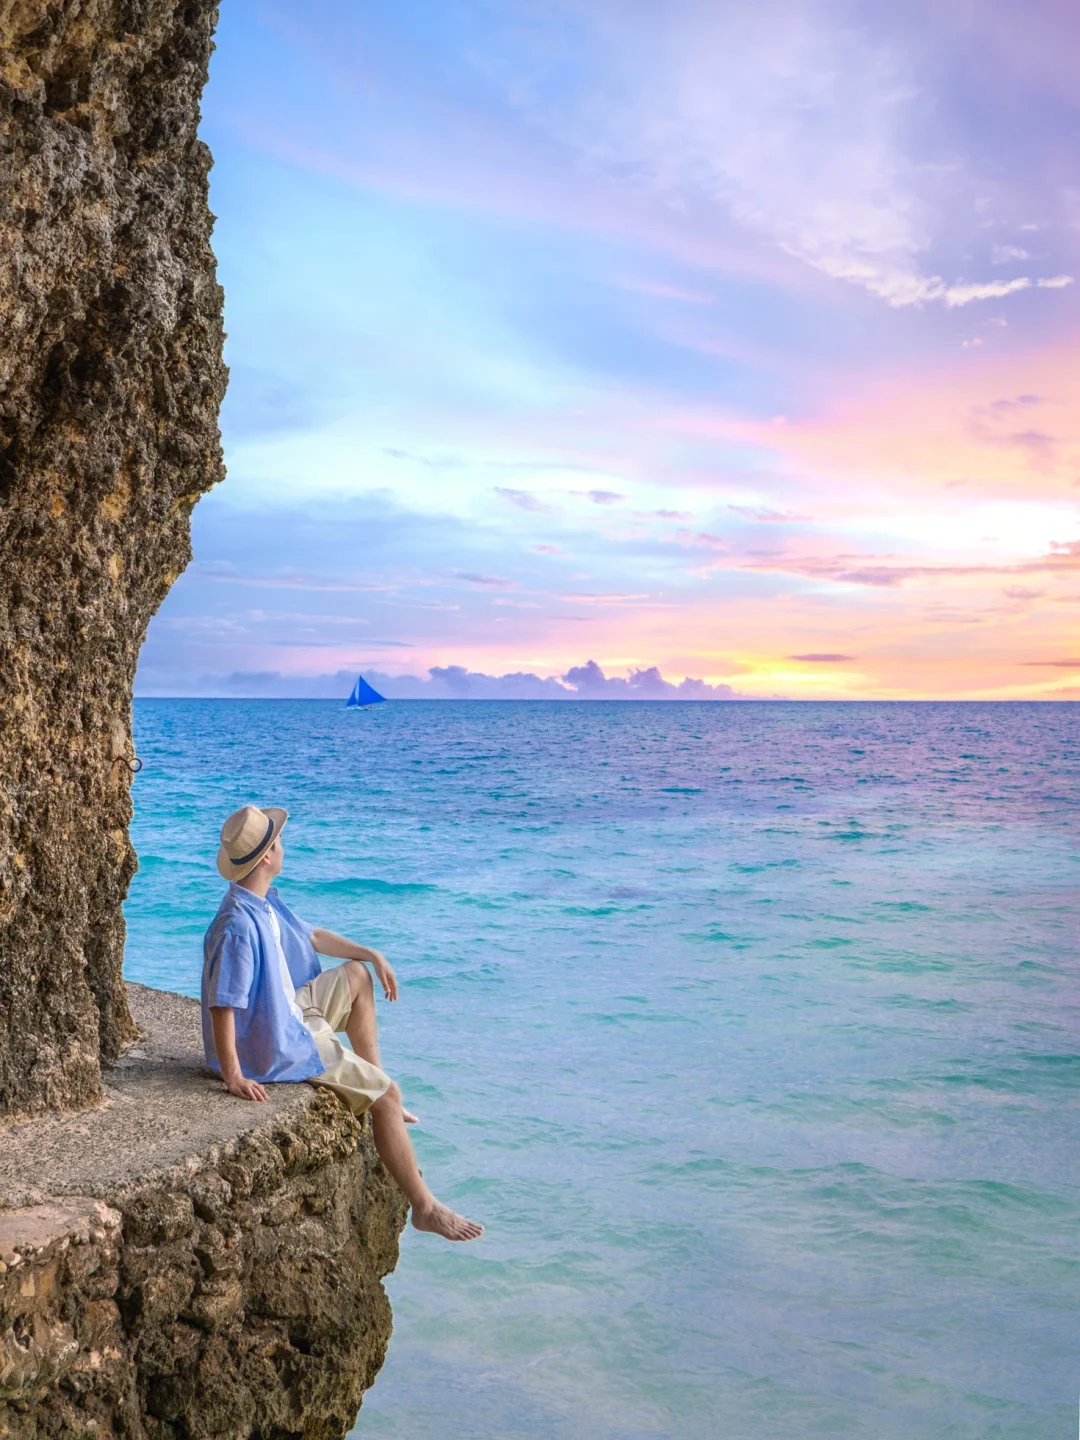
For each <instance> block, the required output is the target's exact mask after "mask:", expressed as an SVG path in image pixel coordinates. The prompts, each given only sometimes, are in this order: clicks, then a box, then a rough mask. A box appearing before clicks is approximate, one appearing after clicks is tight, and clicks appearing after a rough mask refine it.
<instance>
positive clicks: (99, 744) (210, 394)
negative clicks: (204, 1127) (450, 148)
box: [0, 0, 225, 1114]
mask: <svg viewBox="0 0 1080 1440" xmlns="http://www.w3.org/2000/svg"><path fill="white" fill-rule="evenodd" d="M215 18H216V7H215V5H214V4H213V3H211V0H0V1113H2V1112H4V1111H7V1112H9V1113H25V1114H33V1113H39V1112H43V1111H47V1110H55V1109H63V1108H74V1107H79V1106H83V1105H87V1104H90V1103H92V1102H93V1101H94V1100H95V1098H96V1097H97V1096H98V1094H99V1089H100V1061H101V1059H105V1060H106V1061H108V1060H111V1059H113V1058H115V1057H116V1056H117V1055H118V1053H119V1052H120V1050H121V1048H122V1046H123V1045H124V1043H125V1042H126V1041H128V1040H130V1039H131V1038H132V1037H133V1035H134V1030H133V1027H132V1023H131V1018H130V1016H129V1014H128V1010H127V1006H126V1003H125V1000H124V991H123V986H122V983H121V978H120V973H121V960H122V955H123V943H124V926H123V918H122V915H121V909H120V906H121V902H122V900H123V898H124V895H125V893H126V890H127V886H128V882H129V880H130V877H131V874H132V872H133V870H134V866H135V858H134V854H133V852H132V849H131V846H130V844H129V842H128V838H127V826H128V820H129V818H130V813H131V805H130V798H129V787H130V779H131V762H132V760H133V754H132V746H131V738H130V702H131V686H132V680H133V677H134V672H135V664H136V660H137V657H138V653H139V647H140V645H141V643H142V640H143V637H144V635H145V633H146V627H147V624H148V623H149V620H150V617H151V616H152V615H153V613H154V611H155V610H156V609H157V607H158V606H159V605H160V603H161V601H162V599H163V597H164V595H165V593H166V592H167V590H168V588H169V586H170V585H171V584H172V582H173V580H174V579H175V578H176V576H177V574H178V573H179V572H180V571H181V570H182V569H183V568H184V566H185V565H186V563H187V561H188V559H189V557H190V545H189V516H190V512H191V509H192V506H193V505H194V503H195V501H196V500H197V499H198V497H199V496H200V495H201V494H202V493H203V492H204V491H205V490H206V489H208V488H209V487H210V486H211V485H212V484H214V482H215V481H216V480H218V479H219V478H220V476H221V473H222V467H221V451H220V442H219V436H218V429H217V413H218V407H219V404H220V401H221V397H222V394H223V392H224V387H225V370H224V367H223V364H222V360H221V347H222V339H223V335H222V326H221V303H222V297H221V291H220V289H219V287H218V285H217V281H216V279H215V269H214V257H213V254H212V252H211V249H210V230H211V223H212V217H211V215H210V212H209V209H208V207H207V172H208V170H209V166H210V156H209V153H208V151H207V149H206V147H205V146H204V145H203V144H202V143H201V142H200V141H199V139H198V137H197V125H198V119H199V98H200V95H201V92H202V88H203V84H204V82H205V79H206V72H207V63H208V60H209V56H210V51H211V48H212V44H211V35H212V32H213V25H214V21H215Z"/></svg>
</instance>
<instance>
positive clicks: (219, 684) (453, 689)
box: [136, 660, 744, 700]
mask: <svg viewBox="0 0 1080 1440" xmlns="http://www.w3.org/2000/svg"><path fill="white" fill-rule="evenodd" d="M364 678H365V679H366V680H367V681H368V683H369V684H370V685H373V686H374V687H375V689H376V690H378V691H379V692H380V693H381V694H383V695H385V696H386V698H387V699H388V700H740V699H743V698H744V697H743V696H740V695H738V694H736V692H735V691H734V690H732V688H731V686H730V685H710V684H709V683H708V682H707V681H705V680H694V679H691V678H690V677H689V676H688V677H687V678H686V679H685V680H681V681H680V682H679V683H678V684H675V683H674V681H671V680H665V679H664V677H663V675H661V673H660V671H659V669H658V668H657V667H656V666H655V665H650V666H649V667H648V669H646V670H633V671H631V673H630V674H629V675H628V676H625V677H624V676H617V675H611V676H608V675H605V674H604V671H603V670H602V668H601V667H600V666H599V665H598V664H597V663H596V661H595V660H588V661H586V663H585V664H584V665H574V666H571V668H570V669H569V670H567V672H566V673H565V674H564V675H561V676H557V675H548V676H540V675H535V674H533V673H531V672H529V671H520V670H519V671H514V672H513V673H511V674H507V675H485V674H484V673H483V672H481V671H476V670H468V669H466V668H465V666H464V665H433V666H432V667H431V668H430V669H429V670H428V673H427V676H426V677H424V676H420V675H384V674H383V673H382V672H381V671H379V670H368V669H365V670H364ZM355 679H356V672H355V671H354V670H338V671H336V672H335V673H334V674H330V675H325V674H324V675H284V674H282V673H281V672H280V671H277V670H252V671H243V670H234V671H232V672H231V673H230V674H228V675H202V676H199V677H193V678H190V679H189V678H188V677H180V678H177V677H176V676H169V675H165V674H162V673H157V674H155V673H154V672H153V671H151V672H149V673H147V674H145V675H140V680H139V685H138V688H137V691H136V693H137V695H139V696H140V697H144V698H151V697H157V698H165V697H181V696H189V697H192V698H195V697H206V698H221V697H225V698H228V697H235V698H237V699H252V700H255V699H265V700H336V699H341V700H344V699H345V697H346V696H347V695H348V693H349V691H350V689H351V688H352V685H353V682H354V681H355Z"/></svg>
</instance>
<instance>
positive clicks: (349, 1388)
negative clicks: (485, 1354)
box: [0, 986, 406, 1440]
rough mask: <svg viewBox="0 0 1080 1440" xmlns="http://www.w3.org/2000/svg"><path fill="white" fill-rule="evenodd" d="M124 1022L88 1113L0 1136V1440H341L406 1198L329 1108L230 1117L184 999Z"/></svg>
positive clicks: (228, 1101)
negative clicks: (126, 1033)
mask: <svg viewBox="0 0 1080 1440" xmlns="http://www.w3.org/2000/svg"><path fill="white" fill-rule="evenodd" d="M132 1009H133V1012H134V1014H135V1017H136V1019H137V1021H138V1023H139V1025H140V1028H141V1029H142V1031H143V1035H144V1039H143V1042H142V1044H141V1045H140V1047H139V1049H138V1051H137V1052H136V1053H135V1054H131V1053H129V1055H128V1056H126V1057H125V1061H124V1064H123V1066H121V1067H119V1068H116V1069H113V1070H110V1071H107V1072H106V1086H105V1101H104V1104H103V1106H102V1107H101V1108H99V1109H97V1110H93V1111H89V1112H84V1113H83V1114H81V1115H67V1116H56V1117H49V1118H46V1119H39V1120H30V1121H26V1122H23V1123H21V1124H18V1125H15V1126H13V1127H11V1128H9V1129H8V1130H7V1131H6V1132H4V1133H3V1135H2V1137H0V1207H2V1206H4V1205H8V1206H9V1207H11V1206H12V1202H13V1201H14V1202H15V1203H14V1208H7V1209H3V1208H0V1437H3V1440H36V1437H39V1436H46V1435H49V1436H87V1437H89V1436H94V1437H96V1440H114V1437H115V1440H121V1437H123V1440H173V1437H176V1440H183V1437H200V1440H202V1437H210V1436H222V1437H226V1440H255V1437H267V1436H274V1437H278V1440H285V1437H289V1436H297V1437H301V1436H302V1437H305V1440H315V1437H318V1440H340V1437H342V1436H344V1435H345V1434H346V1433H347V1431H348V1430H349V1429H350V1427H351V1426H352V1424H353V1422H354V1420H355V1417H356V1412H357V1410H358V1409H359V1406H360V1402H361V1399H362V1397H363V1392H364V1390H365V1389H366V1388H367V1387H368V1386H369V1385H370V1384H371V1383H372V1381H373V1380H374V1378H375V1375H376V1373H377V1371H378V1369H379V1366H380V1365H381V1363H382V1360H383V1356H384V1354H385V1351H386V1346H387V1342H388V1340H389V1336H390V1329H391V1316H390V1307H389V1304H388V1302H387V1299H386V1294H385V1292H384V1290H383V1287H382V1283H381V1282H382V1279H383V1276H385V1275H386V1274H387V1272H388V1271H390V1270H392V1269H393V1268H394V1265H395V1264H396V1262H397V1252H398V1236H399V1234H400V1232H401V1228H402V1226H403V1224H404V1222H405V1215H406V1207H405V1201H404V1197H403V1196H402V1195H401V1192H400V1191H399V1190H398V1189H397V1187H396V1186H395V1185H394V1183H393V1181H392V1180H391V1179H390V1177H389V1176H388V1175H387V1173H386V1171H385V1170H384V1169H383V1167H382V1165H381V1164H380V1163H379V1160H378V1157H377V1155H376V1153H375V1149H374V1145H373V1144H372V1140H371V1134H370V1128H369V1127H368V1126H367V1125H366V1124H365V1123H362V1122H359V1121H357V1120H356V1119H355V1118H354V1117H353V1116H352V1115H351V1114H350V1113H349V1111H348V1110H347V1109H346V1108H345V1107H344V1105H343V1104H342V1103H341V1101H340V1100H338V1098H337V1097H336V1096H334V1095H332V1094H330V1093H329V1092H327V1091H317V1090H315V1089H313V1088H312V1087H310V1086H307V1085H277V1086H271V1087H269V1093H270V1099H269V1101H268V1102H267V1103H266V1104H265V1105H253V1104H251V1103H249V1102H244V1101H238V1100H236V1099H234V1098H233V1097H230V1096H228V1095H226V1094H225V1091H224V1088H223V1086H221V1084H220V1082H217V1081H214V1080H212V1079H211V1078H210V1077H209V1076H208V1075H207V1073H206V1072H205V1071H203V1070H202V1068H201V1056H200V1054H199V1051H198V1048H197V1046H198V1006H197V1005H196V1004H195V1003H194V1002H193V1001H190V1000H184V999H182V998H181V997H180V996H175V995H166V994H162V993H160V992H154V991H148V990H145V989H143V988H142V987H139V986H133V987H132ZM31 1156H37V1157H38V1161H37V1164H36V1167H35V1175H34V1179H35V1181H36V1183H37V1184H38V1185H39V1186H41V1187H44V1188H47V1190H48V1192H49V1193H48V1195H47V1196H46V1197H41V1198H38V1199H37V1200H32V1199H30V1198H29V1197H28V1196H27V1195H26V1194H25V1193H24V1190H25V1179H26V1175H27V1172H28V1169H29V1161H30V1157H31ZM23 1201H26V1202H27V1203H22V1202H23Z"/></svg>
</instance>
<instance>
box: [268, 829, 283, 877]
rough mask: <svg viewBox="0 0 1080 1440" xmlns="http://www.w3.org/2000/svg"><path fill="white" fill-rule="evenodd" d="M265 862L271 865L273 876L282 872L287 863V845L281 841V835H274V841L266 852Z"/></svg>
mask: <svg viewBox="0 0 1080 1440" xmlns="http://www.w3.org/2000/svg"><path fill="white" fill-rule="evenodd" d="M263 863H264V864H266V865H268V866H269V867H270V874H271V875H272V876H277V875H280V874H281V867H282V865H283V864H284V863H285V847H284V846H283V845H282V843H281V836H280V835H276V836H275V837H274V843H273V844H272V845H271V846H270V849H269V850H268V851H267V852H266V855H265V857H264V861H263Z"/></svg>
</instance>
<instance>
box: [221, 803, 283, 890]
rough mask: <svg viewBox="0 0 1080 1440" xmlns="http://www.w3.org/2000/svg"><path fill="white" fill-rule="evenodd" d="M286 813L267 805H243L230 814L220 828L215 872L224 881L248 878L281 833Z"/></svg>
mask: <svg viewBox="0 0 1080 1440" xmlns="http://www.w3.org/2000/svg"><path fill="white" fill-rule="evenodd" d="M288 818H289V812H288V811H287V810H279V809H278V808H277V806H275V805H268V806H267V807H266V809H265V810H260V809H259V808H258V806H256V805H242V806H241V807H240V809H239V810H235V811H233V813H232V814H231V815H230V816H229V818H228V819H227V820H226V821H225V824H224V825H222V827H221V849H220V850H219V851H218V857H217V868H218V873H219V874H221V875H224V877H225V879H226V880H243V878H244V876H245V875H250V874H251V872H252V870H254V869H255V866H256V865H257V864H258V863H259V861H260V860H261V859H262V858H263V856H264V855H265V854H266V852H267V851H268V850H269V849H270V846H271V845H273V843H274V841H275V840H276V839H277V837H278V836H279V835H280V834H281V831H282V827H283V826H284V824H285V821H286V820H287V819H288Z"/></svg>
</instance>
